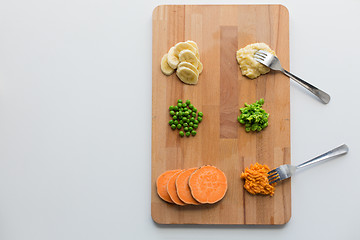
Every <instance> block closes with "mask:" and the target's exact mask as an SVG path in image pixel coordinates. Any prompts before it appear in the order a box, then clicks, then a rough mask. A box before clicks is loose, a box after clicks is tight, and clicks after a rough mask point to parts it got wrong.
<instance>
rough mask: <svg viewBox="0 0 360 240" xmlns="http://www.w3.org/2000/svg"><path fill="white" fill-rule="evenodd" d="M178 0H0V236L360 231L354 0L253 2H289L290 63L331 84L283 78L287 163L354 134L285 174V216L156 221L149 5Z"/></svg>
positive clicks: (305, 235) (347, 234)
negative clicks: (330, 156) (200, 222)
mask: <svg viewBox="0 0 360 240" xmlns="http://www.w3.org/2000/svg"><path fill="white" fill-rule="evenodd" d="M175 3H181V2H180V1H167V2H166V1H148V0H142V1H121V0H102V1H100V0H86V1H85V0H63V1H54V0H53V1H46V0H33V1H26V0H13V1H5V0H3V1H0V239H1V240H48V239H51V240H58V239H59V240H60V239H61V240H63V239H64V240H72V239H74V240H79V239H86V240H95V239H96V240H97V239H207V240H208V239H251V240H257V239H261V240H263V239H327V240H330V239H360V237H359V236H360V233H359V229H358V227H359V223H360V220H359V213H360V204H359V197H360V191H359V182H360V180H359V176H358V174H359V169H360V159H359V158H358V156H359V151H358V142H359V141H358V133H359V128H360V124H359V120H360V110H359V102H360V101H359V95H360V94H359V93H358V92H359V89H360V81H359V80H360V77H359V63H360V48H359V44H360V30H359V29H360V27H359V25H360V14H359V10H360V1H359V0H346V1H345V0H343V1H336V2H334V3H333V2H331V1H326V0H322V1H314V0H312V1H309V0H306V1H298V0H297V1H295V0H294V1H279V2H277V1H264V2H261V3H282V4H284V5H285V6H286V7H287V8H288V9H289V12H290V52H291V70H292V71H293V72H294V73H298V75H300V76H301V77H303V78H304V79H306V80H308V81H310V82H311V83H313V84H314V85H316V86H319V87H320V88H322V89H324V90H326V91H327V92H329V93H330V95H331V97H332V100H331V102H330V103H329V104H328V105H323V104H321V103H320V102H318V101H317V100H315V99H314V98H313V97H311V96H310V95H309V94H308V93H307V92H306V91H305V90H304V89H302V88H301V87H299V86H297V85H296V84H295V83H292V84H291V156H292V162H293V163H294V164H296V163H300V162H302V161H305V160H307V159H310V158H312V157H314V156H316V155H318V154H320V153H322V152H325V151H327V150H329V149H331V148H333V147H336V146H338V145H340V144H342V143H347V144H348V146H349V147H350V152H349V153H348V154H347V155H346V156H344V157H341V158H338V159H335V160H332V161H329V162H327V163H324V164H321V166H317V167H314V168H311V169H309V170H307V171H304V172H302V173H301V174H299V175H298V176H297V177H296V178H294V179H293V180H292V218H291V220H290V222H289V223H288V224H286V225H285V226H281V227H273V226H270V227H254V226H253V227H251V226H250V227H249V226H245V227H244V226H222V227H220V226H159V225H157V224H155V223H154V222H153V221H152V219H151V215H150V184H152V183H151V182H150V172H151V169H150V167H151V151H150V150H151V47H152V43H151V34H152V32H151V31H152V30H151V24H152V22H151V17H152V10H153V8H154V7H155V6H157V5H159V4H175ZM184 3H193V4H195V3H204V2H203V1H185V2H184ZM206 3H214V4H215V3H218V4H223V3H224V2H223V1H217V2H216V1H207V2H206ZM226 3H228V4H240V3H251V1H248V2H243V1H227V2H226Z"/></svg>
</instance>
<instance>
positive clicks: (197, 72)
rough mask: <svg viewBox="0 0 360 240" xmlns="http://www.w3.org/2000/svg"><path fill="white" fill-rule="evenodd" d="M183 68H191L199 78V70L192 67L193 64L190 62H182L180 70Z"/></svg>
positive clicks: (179, 66)
mask: <svg viewBox="0 0 360 240" xmlns="http://www.w3.org/2000/svg"><path fill="white" fill-rule="evenodd" d="M181 67H187V68H190V69H191V70H193V71H194V72H195V73H196V75H197V76H198V77H199V71H198V70H197V68H196V67H195V66H194V65H192V64H191V63H188V62H180V63H179V65H178V68H181Z"/></svg>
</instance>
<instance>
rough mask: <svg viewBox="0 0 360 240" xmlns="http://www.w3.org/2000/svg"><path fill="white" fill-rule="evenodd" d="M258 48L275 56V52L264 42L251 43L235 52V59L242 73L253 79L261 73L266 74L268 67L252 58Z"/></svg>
mask: <svg viewBox="0 0 360 240" xmlns="http://www.w3.org/2000/svg"><path fill="white" fill-rule="evenodd" d="M258 50H264V51H266V52H269V53H271V54H273V55H275V56H276V54H275V52H274V51H273V50H272V49H271V48H270V47H269V46H268V45H266V44H265V43H253V44H250V45H247V46H246V47H244V48H241V49H239V50H238V51H237V52H236V60H237V62H238V63H239V65H240V69H241V73H242V75H245V76H247V77H248V78H251V79H254V78H257V77H258V76H260V75H261V74H266V73H268V72H269V71H270V68H268V67H266V66H264V65H262V64H261V63H259V62H258V61H256V60H255V59H254V54H255V53H256V52H257V51H258Z"/></svg>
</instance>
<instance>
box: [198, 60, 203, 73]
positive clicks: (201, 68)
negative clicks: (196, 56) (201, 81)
mask: <svg viewBox="0 0 360 240" xmlns="http://www.w3.org/2000/svg"><path fill="white" fill-rule="evenodd" d="M197 70H198V72H199V74H201V73H202V71H203V65H202V63H201V62H200V61H199V65H198V67H197Z"/></svg>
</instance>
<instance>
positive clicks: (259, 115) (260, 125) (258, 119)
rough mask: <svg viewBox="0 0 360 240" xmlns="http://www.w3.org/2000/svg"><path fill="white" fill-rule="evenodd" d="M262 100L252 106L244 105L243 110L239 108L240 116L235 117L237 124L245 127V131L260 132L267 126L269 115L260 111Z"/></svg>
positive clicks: (262, 110)
mask: <svg viewBox="0 0 360 240" xmlns="http://www.w3.org/2000/svg"><path fill="white" fill-rule="evenodd" d="M263 104H264V99H262V98H261V99H260V100H259V101H256V102H255V103H253V104H250V105H249V104H247V103H245V107H244V108H240V113H241V114H240V116H238V117H237V120H238V122H239V123H241V124H244V125H245V131H246V132H250V131H253V132H255V131H258V132H260V131H261V130H263V129H264V128H266V127H267V126H268V125H269V124H268V118H269V114H268V113H267V112H265V110H264V109H262V108H261V107H262V105H263Z"/></svg>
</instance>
